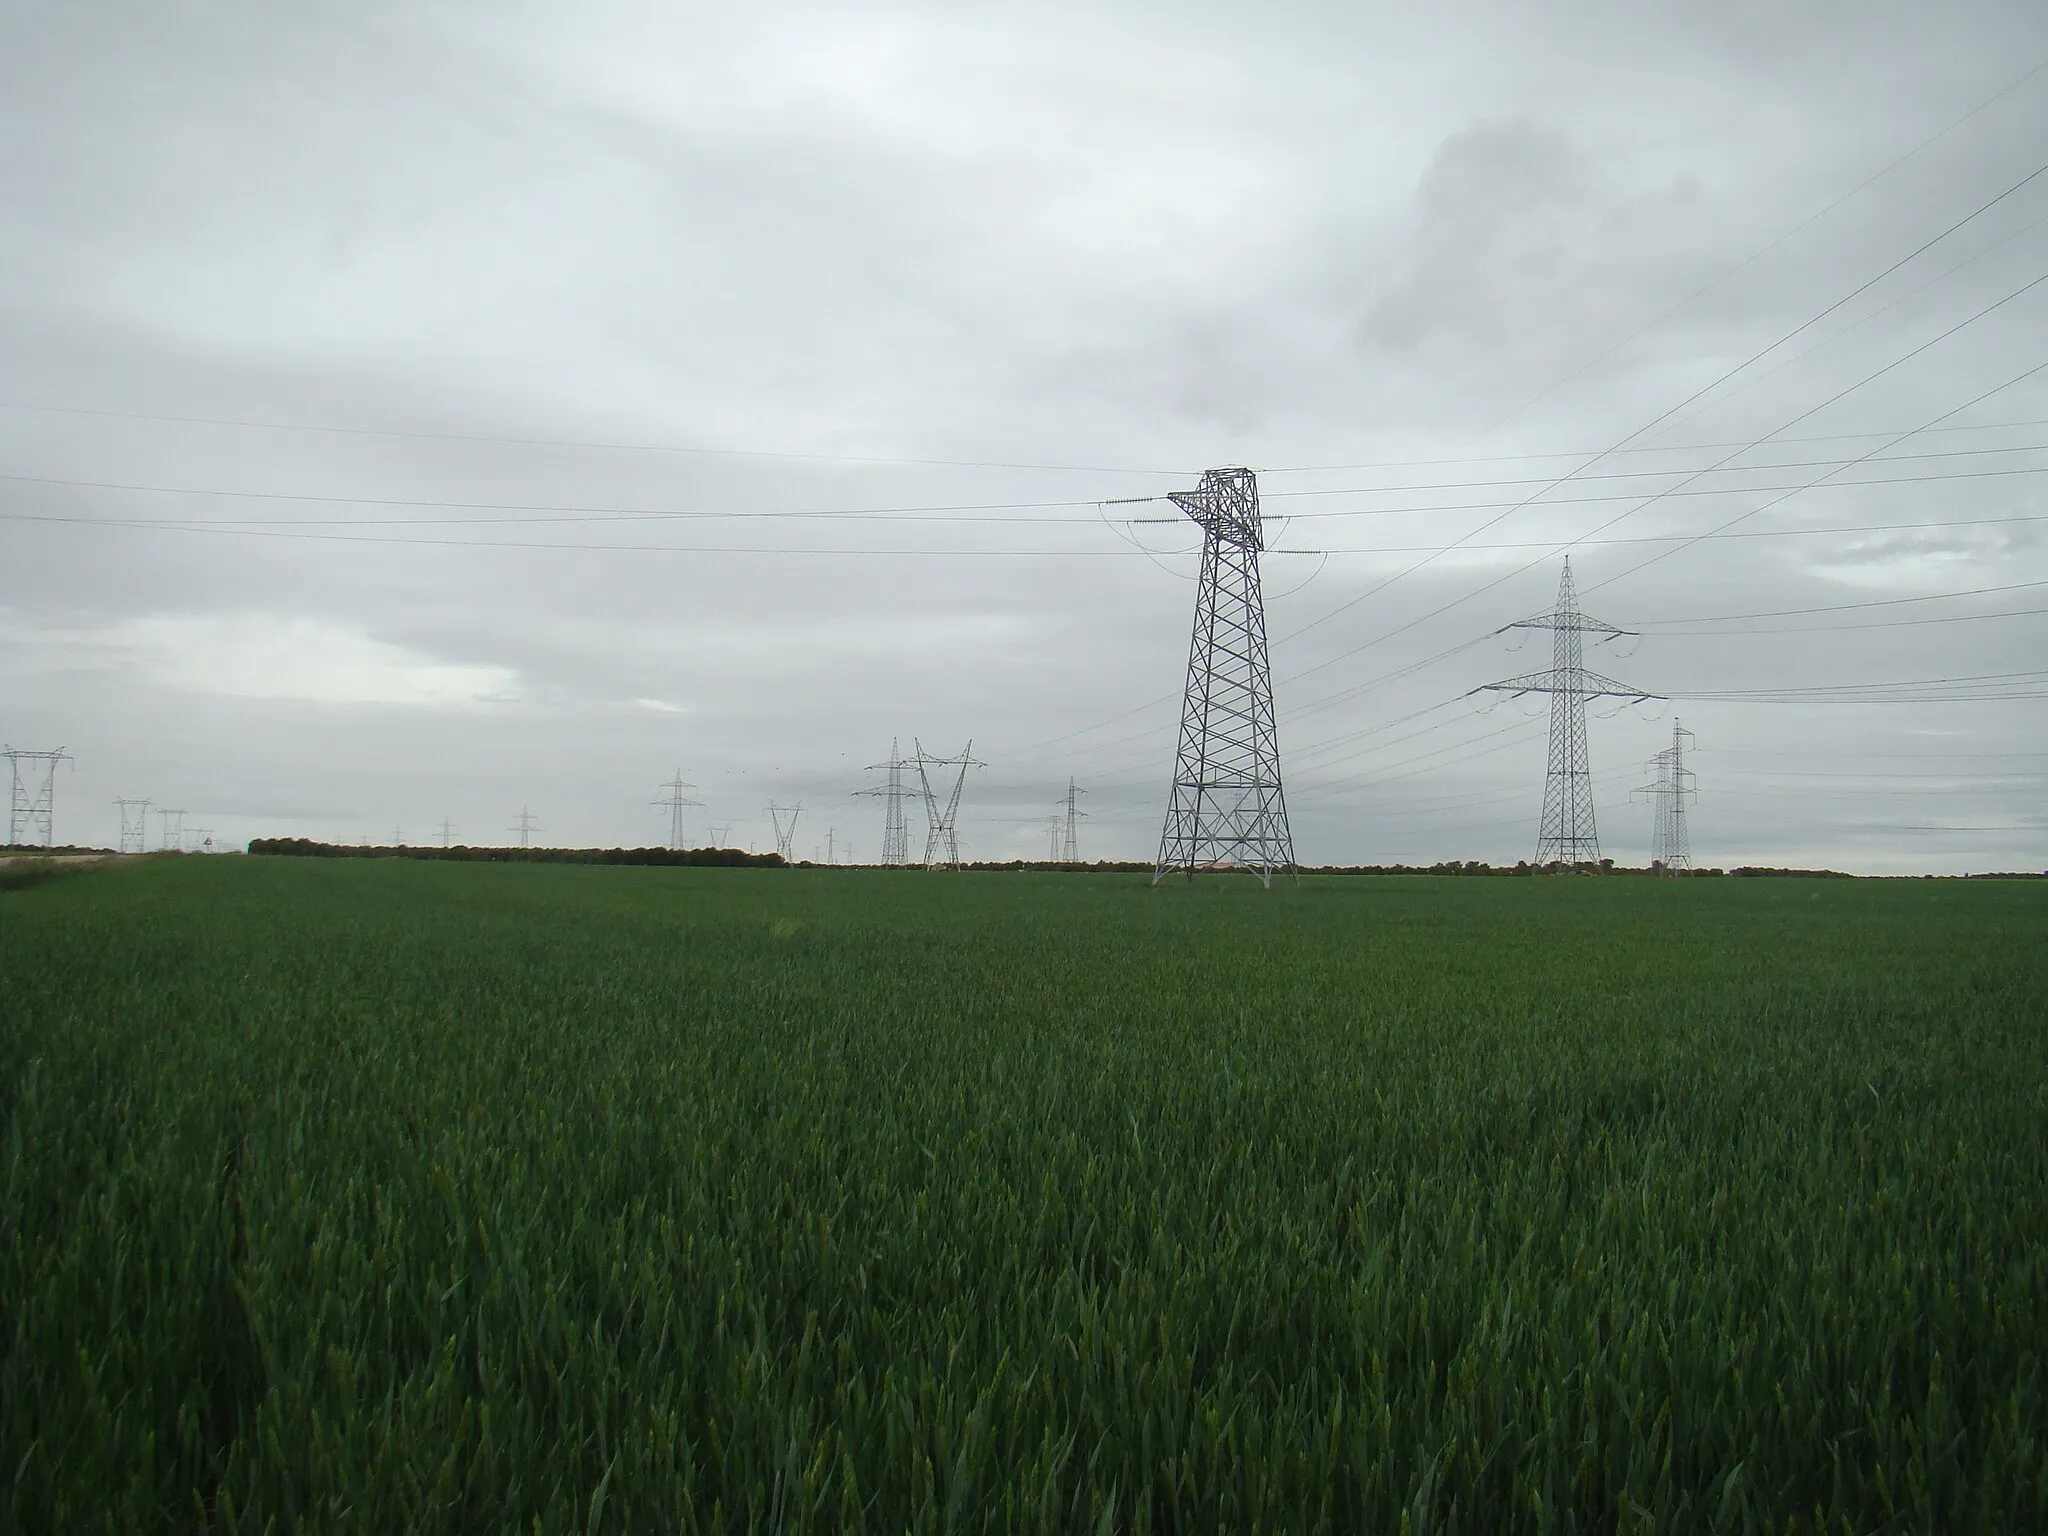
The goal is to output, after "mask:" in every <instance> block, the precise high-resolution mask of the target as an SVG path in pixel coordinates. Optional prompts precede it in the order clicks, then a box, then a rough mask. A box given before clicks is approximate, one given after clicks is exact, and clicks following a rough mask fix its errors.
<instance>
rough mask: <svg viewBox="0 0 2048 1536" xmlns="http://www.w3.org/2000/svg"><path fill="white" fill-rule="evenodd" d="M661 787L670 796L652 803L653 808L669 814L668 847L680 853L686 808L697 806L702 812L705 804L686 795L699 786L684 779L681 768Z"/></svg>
mask: <svg viewBox="0 0 2048 1536" xmlns="http://www.w3.org/2000/svg"><path fill="white" fill-rule="evenodd" d="M661 787H662V788H663V789H665V790H667V791H668V794H667V796H665V797H664V798H663V799H660V800H656V801H653V802H651V807H652V809H654V810H657V811H667V812H668V845H669V847H671V848H673V849H675V850H677V851H678V852H680V851H681V849H682V846H683V811H684V808H685V807H688V806H695V807H697V808H698V809H699V810H702V809H703V808H704V802H703V801H702V800H692V799H691V798H690V797H689V796H688V795H687V794H685V793H684V791H685V790H691V789H695V788H696V787H697V786H696V785H694V784H692V783H690V782H689V781H688V780H687V779H685V778H684V777H683V770H682V769H680V768H678V769H677V770H676V776H675V777H674V778H672V779H670V780H669V781H668V782H667V783H666V784H664V785H662V786H661Z"/></svg>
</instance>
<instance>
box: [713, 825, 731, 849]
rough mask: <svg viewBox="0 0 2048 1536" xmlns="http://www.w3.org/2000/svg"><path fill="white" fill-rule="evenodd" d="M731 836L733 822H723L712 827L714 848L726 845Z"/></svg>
mask: <svg viewBox="0 0 2048 1536" xmlns="http://www.w3.org/2000/svg"><path fill="white" fill-rule="evenodd" d="M731 836H732V823H731V822H729V821H728V822H723V823H721V824H720V825H718V826H715V827H713V828H712V829H711V846H712V847H714V848H723V847H724V846H725V840H726V839H727V838H729V837H731Z"/></svg>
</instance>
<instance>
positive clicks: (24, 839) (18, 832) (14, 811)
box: [0, 747, 71, 848]
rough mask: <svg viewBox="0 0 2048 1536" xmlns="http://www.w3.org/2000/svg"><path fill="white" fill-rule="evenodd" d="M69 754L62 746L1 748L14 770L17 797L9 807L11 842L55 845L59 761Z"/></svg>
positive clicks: (14, 844) (13, 844)
mask: <svg viewBox="0 0 2048 1536" xmlns="http://www.w3.org/2000/svg"><path fill="white" fill-rule="evenodd" d="M70 756H71V754H70V753H69V752H67V751H66V750H65V749H64V748H62V747H59V748H58V749H57V750H56V751H54V752H24V751H22V750H21V749H20V748H18V747H8V748H6V749H5V750H4V751H0V757H4V758H6V759H7V764H8V767H10V768H11V769H12V770H13V774H14V798H13V800H12V802H11V803H10V804H9V806H8V811H7V842H8V846H10V847H13V848H34V847H42V848H52V847H55V846H56V828H57V765H58V764H59V763H61V762H65V761H68V760H69V758H70Z"/></svg>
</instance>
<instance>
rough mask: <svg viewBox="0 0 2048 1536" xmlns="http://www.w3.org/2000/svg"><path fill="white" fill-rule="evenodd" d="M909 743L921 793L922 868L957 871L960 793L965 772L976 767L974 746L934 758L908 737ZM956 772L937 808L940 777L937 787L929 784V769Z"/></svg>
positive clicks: (958, 864)
mask: <svg viewBox="0 0 2048 1536" xmlns="http://www.w3.org/2000/svg"><path fill="white" fill-rule="evenodd" d="M910 744H911V746H912V747H913V748H915V749H916V752H917V756H916V758H915V759H914V761H915V762H916V764H917V782H918V784H919V786H920V787H921V788H922V789H923V790H924V814H925V826H926V829H927V830H926V832H925V839H924V867H925V868H926V869H958V868H959V867H960V791H961V790H962V789H963V788H964V787H965V786H966V784H967V770H968V769H970V768H979V767H980V766H981V764H980V763H977V762H976V761H975V760H974V743H973V742H972V741H969V742H968V743H967V745H966V746H965V747H963V748H961V749H960V755H959V756H958V757H934V756H933V755H932V754H931V753H929V752H927V751H925V749H924V743H923V742H921V741H919V740H918V739H917V738H916V737H914V736H913V737H912V738H911V741H910ZM954 767H957V768H958V769H959V770H960V771H959V773H957V774H956V775H955V776H954V778H953V791H952V793H951V794H950V795H948V796H947V797H946V808H945V809H944V810H940V809H939V789H943V788H944V787H945V783H946V781H945V779H944V777H943V776H942V777H941V778H940V780H939V785H938V788H934V787H933V785H932V773H931V771H932V769H934V768H954Z"/></svg>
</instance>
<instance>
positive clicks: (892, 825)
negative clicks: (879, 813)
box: [854, 738, 910, 864]
mask: <svg viewBox="0 0 2048 1536" xmlns="http://www.w3.org/2000/svg"><path fill="white" fill-rule="evenodd" d="M909 766H910V764H909V763H908V762H907V761H906V760H905V759H904V756H903V752H902V749H901V747H900V746H899V745H898V744H897V741H896V739H894V738H891V740H890V742H889V761H888V762H886V763H869V764H868V766H867V771H868V772H869V773H880V772H881V771H883V770H884V769H886V770H888V774H889V778H888V782H887V783H885V784H883V785H881V786H880V787H879V788H876V789H857V790H855V791H854V793H855V794H856V795H873V796H878V797H880V798H881V800H882V801H883V803H884V807H885V809H884V811H883V818H882V862H883V863H884V864H908V863H909V862H910V827H909V824H908V823H907V821H906V820H905V819H904V815H903V802H904V801H905V800H906V799H908V798H909V796H910V788H909V786H908V785H906V784H905V783H904V782H903V770H904V769H905V768H908V767H909Z"/></svg>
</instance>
